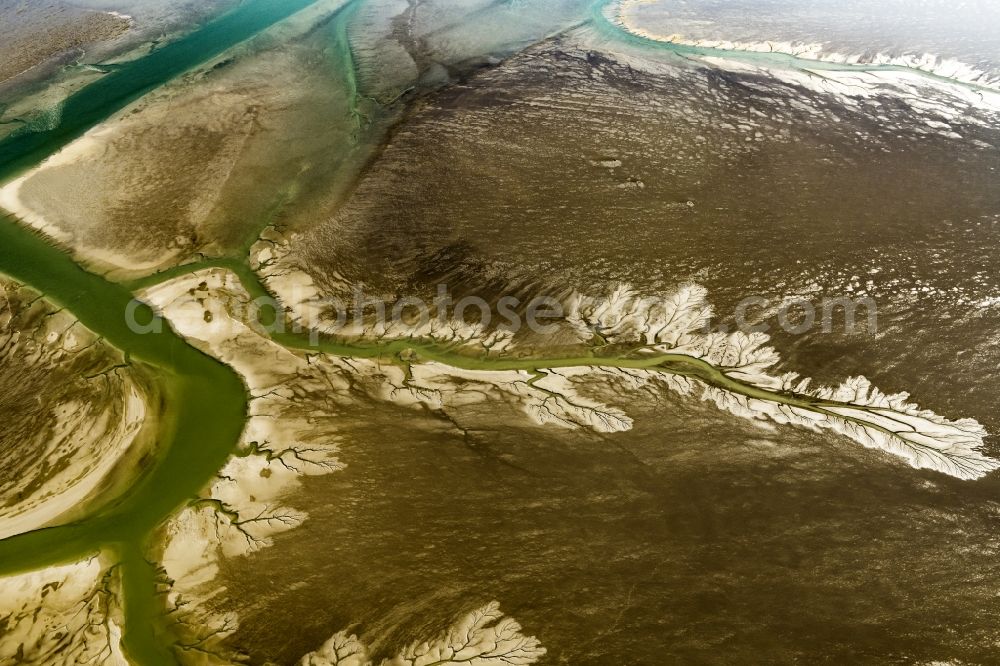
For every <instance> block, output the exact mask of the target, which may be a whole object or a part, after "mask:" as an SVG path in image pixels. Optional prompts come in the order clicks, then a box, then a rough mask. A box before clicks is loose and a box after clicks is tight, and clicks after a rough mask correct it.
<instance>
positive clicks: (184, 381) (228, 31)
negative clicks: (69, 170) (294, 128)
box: [0, 0, 874, 665]
mask: <svg viewBox="0 0 1000 666" xmlns="http://www.w3.org/2000/svg"><path fill="white" fill-rule="evenodd" d="M312 1H313V0H281V1H277V2H276V1H274V0H248V1H247V2H245V3H243V4H242V5H240V6H239V7H238V8H237V9H235V10H234V11H232V12H230V13H228V14H226V15H224V16H221V17H219V18H218V19H216V20H214V21H212V22H210V23H208V24H206V25H205V26H203V27H201V28H199V29H198V30H195V31H194V32H192V33H190V34H189V35H187V36H185V37H182V38H180V39H179V40H177V41H175V42H172V43H170V44H168V45H165V46H163V47H161V48H159V49H158V50H156V51H154V52H152V53H150V54H149V55H147V56H144V57H143V58H140V59H138V60H135V61H132V62H129V63H126V64H124V65H122V66H121V67H119V68H116V69H115V70H114V71H113V72H112V73H109V74H107V75H106V76H104V77H102V78H101V79H100V80H98V81H97V82H95V83H92V84H90V85H88V86H87V87H86V88H83V89H82V90H81V91H79V92H77V93H76V94H74V95H73V96H72V97H70V98H69V99H68V100H67V101H66V103H65V104H64V107H63V113H62V118H61V121H60V124H59V125H58V126H57V127H55V128H53V129H50V130H45V131H38V132H29V131H26V130H24V131H22V130H18V131H16V132H15V133H14V134H12V135H11V136H9V137H7V138H6V139H5V140H3V141H0V182H2V181H5V180H8V179H10V178H11V177H13V176H14V175H16V174H17V173H19V172H21V171H23V170H24V169H26V168H30V167H32V166H34V165H36V164H38V163H39V162H40V161H41V160H43V159H44V158H46V157H47V156H49V155H51V154H53V153H54V152H56V151H57V150H59V149H60V148H61V147H63V146H64V145H66V144H67V143H68V142H70V141H71V140H73V139H74V138H76V137H78V136H80V135H81V134H82V133H83V132H85V131H86V130H87V129H89V128H90V127H92V126H94V125H95V124H97V123H98V122H100V121H102V120H104V119H106V118H107V117H108V116H110V115H111V114H113V113H114V112H116V111H118V110H120V109H121V108H123V107H124V106H125V105H127V104H128V103H129V102H131V101H133V100H135V99H137V98H138V97H140V96H142V95H143V94H145V93H147V92H148V91H150V90H152V89H154V88H156V87H157V86H159V85H161V84H163V83H165V82H167V81H169V80H170V79H172V78H174V77H176V76H177V75H179V74H181V73H183V72H184V71H187V70H188V69H190V68H192V67H194V66H196V65H198V64H199V63H201V62H204V61H205V60H207V59H209V58H211V57H214V56H216V55H218V54H220V53H222V52H223V51H224V50H225V49H227V48H229V47H230V46H232V45H234V44H237V43H239V42H240V41H243V40H245V39H247V38H249V37H251V36H253V35H254V34H256V33H257V32H259V31H260V30H262V29H265V28H267V27H268V26H270V25H272V24H274V23H275V22H277V21H280V20H282V19H283V18H285V17H287V16H290V15H291V14H292V13H294V12H296V11H298V10H300V9H302V8H304V7H306V6H308V5H310V4H312ZM601 4H602V5H603V3H601ZM595 11H600V10H595ZM601 16H603V13H602V14H601ZM602 25H605V26H607V25H608V24H607V22H606V21H602ZM617 35H618V37H619V38H623V37H625V38H628V39H633V38H634V36H629V35H627V33H624V32H620V31H619V32H617ZM634 39H637V40H640V39H641V38H634ZM646 41H649V40H646ZM656 46H657V47H658V48H663V49H665V50H668V51H670V50H672V51H676V52H679V53H681V54H684V53H688V52H694V51H693V50H692V49H690V48H689V47H680V46H677V45H667V44H663V43H656ZM699 51H706V49H700V50H699ZM720 53H725V52H720ZM730 55H735V56H736V57H739V58H744V57H745V56H747V55H748V54H743V53H737V54H730ZM751 55H752V56H753V57H754V59H756V58H757V57H758V56H756V55H755V54H751ZM768 56H769V58H770V59H771V61H773V60H774V59H777V60H778V61H781V62H783V61H784V60H786V59H790V60H791V61H794V60H796V59H794V58H791V56H788V57H787V58H780V57H777V56H774V55H773V54H768ZM793 64H794V63H793ZM800 64H801V65H805V64H808V65H809V66H810V67H812V68H816V67H817V65H818V63H815V62H813V61H803V62H802V63H800ZM871 69H874V68H871ZM211 266H215V267H220V268H226V269H229V270H232V271H234V272H235V273H236V274H237V275H238V276H239V277H240V279H241V281H242V283H243V284H244V286H245V287H246V288H247V290H248V291H249V292H250V294H251V296H252V297H258V296H261V295H264V294H265V291H264V288H263V286H262V285H261V283H260V281H259V279H258V277H257V276H256V275H255V274H254V273H253V272H252V271H251V270H250V268H249V267H248V266H247V264H246V261H245V258H221V259H218V260H213V261H208V262H204V263H200V264H196V265H192V266H186V267H182V268H178V269H174V270H170V271H166V272H164V273H162V274H159V275H157V276H155V277H153V278H149V279H146V280H141V281H136V282H133V283H129V284H118V283H114V282H111V281H108V280H106V279H104V278H102V277H100V276H98V275H95V274H93V273H90V272H87V271H86V270H84V269H83V268H81V267H80V266H79V265H78V264H76V263H75V262H74V261H73V260H72V259H71V258H70V257H69V255H68V254H67V253H65V252H64V251H63V250H61V249H59V248H57V247H55V246H54V245H52V244H51V243H50V242H48V241H47V240H46V239H44V238H43V237H41V236H40V235H38V234H36V233H35V232H33V231H31V230H29V229H26V228H25V227H24V226H22V225H21V224H19V222H18V221H17V220H16V219H14V218H13V217H10V216H0V272H2V273H4V274H6V275H8V276H10V277H11V278H13V279H15V280H17V281H19V282H21V283H23V284H25V285H28V286H30V287H32V288H34V289H36V290H38V291H39V292H41V293H43V294H44V295H45V296H46V297H47V298H48V299H49V300H50V301H51V302H53V303H55V304H57V305H59V306H61V307H63V308H65V309H66V310H68V311H69V312H71V313H72V314H73V315H74V316H76V317H77V318H78V319H79V320H80V322H81V323H82V324H84V325H85V326H87V327H88V328H90V329H91V330H92V331H94V332H96V333H97V334H99V335H101V336H102V337H103V338H104V339H105V340H106V341H107V342H108V343H110V344H112V345H114V346H115V347H118V348H119V349H121V350H123V351H124V352H125V353H126V354H127V355H128V357H130V358H132V359H135V360H138V361H142V362H143V363H145V364H147V365H148V366H151V367H152V368H153V369H154V370H155V372H157V373H158V380H159V382H160V384H161V387H162V390H163V393H164V395H165V396H166V409H165V412H166V413H165V415H164V419H163V422H162V424H161V426H160V430H159V436H158V452H159V455H158V457H157V459H156V461H155V462H154V463H151V464H150V465H149V467H148V468H146V469H140V470H136V471H135V479H136V480H135V482H134V483H133V484H132V485H131V487H130V488H129V489H128V490H127V491H126V492H124V494H121V495H119V496H115V497H108V498H98V500H97V501H95V502H94V503H93V506H92V511H91V512H90V514H89V515H88V516H87V517H86V518H84V519H81V520H79V521H77V522H75V523H72V524H69V525H65V526H59V527H51V528H46V529H40V530H37V531H34V532H30V533H27V534H23V535H19V536H15V537H11V538H8V539H5V540H3V541H0V574H12V573H17V572H22V571H28V570H34V569H40V568H43V567H46V566H50V565H53V564H58V563H65V562H72V561H76V560H79V559H81V558H83V557H86V556H88V555H92V554H95V553H97V552H101V551H104V552H106V553H110V554H112V556H113V557H115V558H116V559H117V560H118V561H119V563H120V572H121V580H122V586H123V595H124V607H125V615H126V623H125V626H124V627H123V631H124V645H125V650H126V652H127V654H128V656H129V658H130V659H131V660H133V661H134V662H135V663H137V664H143V665H146V664H149V665H154V664H175V663H177V660H176V655H175V654H174V652H173V649H172V644H173V638H172V636H171V635H170V632H169V630H168V628H167V625H166V622H165V620H164V617H163V600H162V598H161V596H160V595H159V594H157V586H156V567H155V564H153V563H150V562H148V561H146V559H145V553H146V551H147V547H148V546H149V543H148V540H149V539H150V537H151V535H152V534H153V533H154V531H155V530H156V528H157V527H158V526H159V525H161V524H162V522H163V521H164V520H165V519H167V518H168V517H169V516H170V515H172V514H173V513H174V512H176V511H177V510H178V509H179V508H180V507H182V506H184V504H185V503H186V502H188V501H190V500H191V499H192V498H193V497H195V496H196V495H197V493H198V492H199V491H201V490H202V489H203V488H204V487H205V485H206V484H207V483H208V482H209V481H210V480H211V479H212V478H213V476H214V475H215V474H216V473H217V471H218V470H219V469H220V468H221V467H222V466H223V464H224V463H225V461H226V459H227V458H228V457H229V455H230V454H231V453H232V452H233V451H234V449H235V447H236V445H237V442H238V440H239V436H240V434H241V432H242V429H243V427H244V422H245V417H246V412H247V393H246V389H245V386H244V384H243V382H242V381H241V379H240V378H239V377H238V376H237V375H236V374H235V373H234V372H233V371H232V370H231V369H230V368H229V367H228V366H225V365H224V364H222V363H221V362H219V361H217V360H215V359H213V358H210V357H209V356H207V355H205V354H203V353H201V352H200V351H198V350H196V349H195V348H194V347H192V346H190V345H189V344H187V343H186V342H185V341H184V340H183V339H182V338H181V337H180V336H178V335H177V334H176V333H174V332H173V331H172V330H171V329H170V328H169V327H168V326H164V327H163V328H162V332H158V333H152V332H151V333H145V334H142V333H137V332H135V331H132V330H131V329H130V328H129V327H128V325H127V324H126V318H125V312H126V310H127V308H128V306H129V303H130V302H132V300H133V290H135V289H138V288H140V287H144V286H151V285H152V284H155V283H157V282H162V281H164V280H167V279H170V278H172V277H175V276H177V275H180V274H183V273H187V272H190V271H192V270H196V269H198V268H207V267H211ZM153 316H154V315H153V313H152V311H151V310H150V309H149V308H145V307H143V308H141V311H140V314H139V319H143V318H144V317H145V318H152V317H153ZM273 337H274V339H275V341H276V342H278V343H280V344H282V345H285V346H287V347H289V348H296V349H303V350H312V351H317V350H320V351H323V352H326V353H330V354H334V355H338V356H345V357H363V358H375V357H380V358H383V359H384V360H385V361H386V362H389V363H403V361H401V360H400V358H399V354H400V352H402V351H404V350H414V351H416V352H417V354H418V356H419V358H421V359H425V360H433V361H438V362H441V363H445V364H448V365H451V366H454V367H459V368H463V369H489V370H525V371H529V372H539V371H541V370H544V369H549V368H560V367H579V366H603V367H618V368H649V369H658V370H661V371H664V372H669V373H673V374H678V375H685V376H690V377H693V378H696V379H699V380H700V381H703V382H705V383H707V384H710V385H713V386H717V387H719V388H723V389H726V390H728V391H731V392H733V393H737V394H741V395H745V396H748V397H751V398H756V399H760V400H767V401H771V402H777V403H782V404H787V405H792V406H797V407H801V408H804V409H810V410H813V411H816V412H820V413H824V414H827V415H832V414H831V413H830V412H829V411H828V408H830V407H837V406H843V405H840V404H838V403H831V402H828V401H818V400H816V399H814V398H810V397H808V396H800V395H794V394H790V393H775V392H770V391H766V390H763V389H760V388H757V387H754V386H751V385H748V384H744V383H741V382H739V381H737V380H734V379H732V378H731V377H729V376H727V375H726V374H725V373H724V372H723V371H722V370H720V369H718V368H715V367H713V366H712V365H710V364H708V363H706V362H704V361H701V360H698V359H694V358H692V357H688V356H683V355H677V354H664V355H659V356H632V355H626V356H625V357H598V356H583V357H577V358H562V359H559V358H557V359H505V358H477V357H471V356H467V355H463V354H461V353H458V352H456V351H454V350H453V349H451V348H449V347H447V346H441V345H436V344H431V343H427V344H420V343H415V342H414V341H399V342H393V343H390V344H386V345H377V344H348V343H340V342H336V341H332V340H324V341H322V342H321V343H320V344H319V345H318V347H317V346H316V345H313V344H311V343H310V341H309V340H308V339H307V338H306V336H305V335H297V334H293V333H284V334H275V335H274V336H273ZM838 418H844V417H842V416H838Z"/></svg>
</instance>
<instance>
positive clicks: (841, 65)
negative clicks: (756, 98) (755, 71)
mask: <svg viewBox="0 0 1000 666" xmlns="http://www.w3.org/2000/svg"><path fill="white" fill-rule="evenodd" d="M621 4H622V0H597V1H596V2H595V3H594V5H593V6H592V9H591V18H592V20H593V22H594V24H595V25H596V26H597V27H598V28H599V29H600V28H604V30H605V31H606V32H610V33H613V34H616V35H617V36H618V37H619V38H620V39H623V40H625V41H628V42H629V43H632V44H635V45H637V46H641V47H644V48H652V49H658V50H660V51H668V52H672V53H675V54H676V55H678V56H681V57H684V58H687V57H690V56H695V57H704V58H720V59H724V60H733V61H737V62H745V63H748V64H751V65H755V66H763V67H767V66H768V65H772V66H775V68H777V69H791V70H801V71H806V72H809V71H828V72H848V73H849V72H859V73H878V72H894V73H899V74H911V75H916V76H920V77H923V78H926V79H928V80H930V81H935V82H938V83H945V84H948V85H952V86H957V87H960V88H963V89H966V90H969V91H972V92H974V93H977V94H990V95H996V96H998V100H997V104H998V105H1000V89H998V88H997V87H993V86H988V85H983V84H979V83H975V82H973V81H965V80H962V79H958V78H954V77H949V76H944V75H941V74H937V73H935V72H932V71H928V70H926V69H921V68H919V67H908V66H905V65H897V64H874V63H854V62H838V61H834V60H824V59H822V58H815V59H813V58H803V57H801V56H797V55H795V54H792V53H787V52H785V51H763V50H761V51H755V50H749V49H747V50H744V49H724V48H718V47H714V46H701V45H697V44H692V43H688V42H687V41H674V40H665V39H658V38H656V37H653V36H651V35H646V34H642V33H639V32H636V31H635V30H634V29H632V28H631V27H630V26H628V25H627V24H626V23H625V22H624V21H622V20H621V17H620V9H621ZM612 7H614V9H615V11H614V16H609V15H608V14H609V11H610V10H611V8H612ZM706 64H707V63H706Z"/></svg>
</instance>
